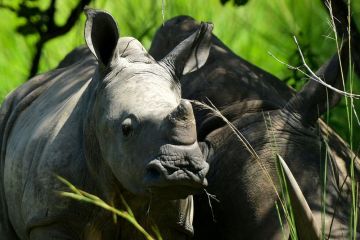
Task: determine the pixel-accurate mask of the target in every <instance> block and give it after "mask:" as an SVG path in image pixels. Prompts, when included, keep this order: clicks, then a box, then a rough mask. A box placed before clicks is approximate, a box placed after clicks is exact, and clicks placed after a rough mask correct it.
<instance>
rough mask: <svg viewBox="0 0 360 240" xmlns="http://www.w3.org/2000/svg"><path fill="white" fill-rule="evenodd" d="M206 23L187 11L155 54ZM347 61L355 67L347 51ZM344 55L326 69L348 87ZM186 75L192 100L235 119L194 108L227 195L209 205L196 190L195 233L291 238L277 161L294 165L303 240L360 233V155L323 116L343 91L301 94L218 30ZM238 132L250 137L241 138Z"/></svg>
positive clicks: (314, 87) (215, 179)
mask: <svg viewBox="0 0 360 240" xmlns="http://www.w3.org/2000/svg"><path fill="white" fill-rule="evenodd" d="M198 28H199V24H198V23H197V22H196V21H195V20H194V19H193V18H191V17H188V16H179V17H175V18H173V19H171V20H169V21H167V22H166V23H165V24H164V25H163V26H162V27H160V28H159V30H158V31H157V33H156V34H155V37H154V39H153V42H152V45H151V48H150V50H149V53H150V54H151V55H152V56H153V57H154V58H155V59H161V58H162V57H163V56H165V55H166V54H167V53H168V52H169V51H170V50H171V49H172V47H174V46H176V44H178V43H179V41H181V40H182V39H185V38H186V37H188V36H189V35H190V34H191V33H192V32H194V31H195V30H196V29H198ZM199 59H201V58H199ZM341 59H342V64H343V67H344V69H347V68H346V66H347V65H346V64H347V56H346V51H343V52H342V53H341ZM338 61H339V59H338V56H335V57H333V58H332V59H331V60H330V61H329V62H327V63H326V64H324V65H323V66H322V67H321V68H320V69H319V71H318V72H317V74H318V76H320V77H322V78H323V79H324V80H325V81H326V82H327V83H328V84H330V85H332V86H334V87H337V88H340V89H341V87H342V81H341V74H340V67H339V62H338ZM180 82H181V86H182V96H183V97H184V98H186V99H192V100H196V101H203V102H205V103H211V104H212V105H213V106H214V107H216V108H217V109H219V111H220V113H221V114H222V115H223V116H224V117H226V118H227V119H228V121H229V123H230V124H229V123H228V124H226V123H225V121H224V119H222V118H221V117H219V116H218V114H211V113H212V112H211V111H210V110H208V108H207V107H204V106H201V105H200V107H195V108H194V113H195V119H196V124H197V130H198V141H199V142H205V143H206V147H207V148H206V149H205V150H203V152H204V153H207V156H206V159H207V160H206V161H207V162H208V163H209V164H210V169H209V173H208V175H207V179H208V187H207V191H208V192H209V194H213V195H215V196H216V198H217V200H218V201H211V202H212V204H211V206H209V199H208V196H207V195H206V194H198V195H195V213H194V214H195V215H194V228H195V239H288V238H289V224H288V222H287V221H286V219H284V217H283V216H282V224H283V226H281V223H280V221H279V213H278V210H277V208H276V205H275V202H277V201H278V197H277V194H276V193H275V192H276V191H275V189H276V190H277V191H278V193H279V194H280V195H281V194H282V193H284V192H281V186H280V185H281V184H280V180H279V179H280V177H279V161H278V159H280V160H281V159H283V160H284V161H283V162H284V163H283V164H282V166H284V167H288V168H289V169H290V171H288V172H287V175H286V177H285V179H283V180H284V182H285V181H286V182H287V181H289V178H290V176H291V177H294V178H295V184H296V185H291V186H289V188H290V189H289V190H288V192H290V193H289V194H290V197H291V199H292V200H293V211H294V215H295V224H296V228H297V230H298V231H297V232H298V236H299V238H300V239H319V238H331V239H344V238H349V237H350V236H351V234H352V233H354V232H356V231H353V230H352V229H353V228H352V227H351V223H350V219H351V190H350V189H351V181H350V163H351V161H352V160H353V161H354V163H355V169H354V175H355V180H356V181H358V179H359V169H360V168H359V158H358V156H356V155H355V154H354V153H353V152H352V151H351V150H350V149H349V147H348V145H347V144H346V143H345V142H344V141H343V140H342V139H341V138H340V137H339V136H338V135H337V134H336V133H335V132H334V131H333V130H332V129H331V128H330V127H329V126H327V125H326V124H325V123H324V122H323V121H322V120H321V119H319V116H321V115H322V114H323V113H325V112H326V111H327V110H328V109H329V108H330V107H332V106H335V105H336V103H338V101H339V100H340V97H341V96H340V95H339V94H337V93H335V92H334V91H332V90H327V89H326V88H325V87H324V86H323V85H322V84H320V83H318V82H316V81H314V79H312V80H311V81H309V82H308V83H307V84H306V85H305V86H304V87H303V88H302V89H301V90H300V91H299V92H298V93H296V92H295V91H294V90H292V89H290V88H289V87H287V86H286V85H285V84H284V83H283V82H282V81H280V80H279V79H277V78H276V77H275V76H272V75H271V74H269V73H267V72H265V71H263V70H261V69H260V68H258V67H256V66H254V65H252V64H251V63H249V62H247V61H245V60H244V59H242V58H240V57H238V56H237V55H235V54H234V53H233V52H232V51H231V50H230V49H229V48H228V47H227V46H225V45H224V44H223V43H222V42H221V41H220V40H219V39H218V38H217V37H216V36H214V35H213V36H212V41H211V48H210V54H209V57H208V59H207V62H206V63H205V65H204V66H202V68H201V69H199V70H198V71H194V72H192V73H189V74H186V75H184V76H182V78H181V79H180ZM231 124H232V125H233V128H232V127H231ZM234 129H237V130H236V131H238V132H239V133H240V134H242V137H241V136H240V138H241V139H242V140H241V141H240V140H239V137H238V136H236V135H235V134H234ZM325 168H327V172H326V173H327V174H326V175H325V174H323V173H324V169H325ZM324 176H326V180H324V179H325V178H324ZM324 181H325V182H324ZM296 186H298V187H300V189H301V190H300V191H299V190H295V189H296V188H295V187H296ZM324 189H325V191H324ZM296 191H297V192H296ZM301 197H302V198H301ZM299 202H301V203H302V204H300V203H299ZM298 203H299V204H298ZM278 207H279V209H280V210H279V211H280V212H282V210H281V205H280V204H279V205H278ZM306 207H310V209H306ZM357 207H358V206H356V207H355V208H357ZM322 213H323V214H322ZM281 215H282V214H281ZM304 216H306V217H304ZM322 216H323V218H322ZM356 221H357V220H356ZM357 222H358V221H357ZM354 225H356V224H354ZM354 225H353V226H354ZM322 234H323V236H321V235H322ZM357 236H358V237H359V234H357ZM353 237H354V236H353Z"/></svg>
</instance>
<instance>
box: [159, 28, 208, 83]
mask: <svg viewBox="0 0 360 240" xmlns="http://www.w3.org/2000/svg"><path fill="white" fill-rule="evenodd" d="M212 29H213V25H212V24H211V23H204V22H202V23H201V24H200V28H199V29H198V30H197V31H196V32H195V33H193V34H192V35H190V36H189V37H188V38H186V39H185V40H183V41H182V42H181V43H180V44H179V45H177V47H175V48H174V49H173V50H172V51H171V52H170V53H168V54H167V55H166V56H165V57H164V58H163V59H162V60H161V61H160V62H162V63H164V64H165V65H166V66H167V67H168V68H170V70H171V71H172V73H173V75H174V76H176V77H177V78H180V77H181V76H182V75H183V74H187V73H190V72H192V71H195V70H196V69H199V68H200V67H201V66H203V65H204V64H205V62H206V60H207V58H208V56H209V52H210V44H211V32H212Z"/></svg>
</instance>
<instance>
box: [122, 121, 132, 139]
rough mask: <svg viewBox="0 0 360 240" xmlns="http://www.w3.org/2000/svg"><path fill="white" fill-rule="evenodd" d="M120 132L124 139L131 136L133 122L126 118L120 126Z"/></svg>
mask: <svg viewBox="0 0 360 240" xmlns="http://www.w3.org/2000/svg"><path fill="white" fill-rule="evenodd" d="M121 130H122V133H123V135H124V136H125V137H129V136H131V135H132V133H133V131H134V128H133V121H132V119H131V118H126V119H125V120H124V121H123V122H122V124H121Z"/></svg>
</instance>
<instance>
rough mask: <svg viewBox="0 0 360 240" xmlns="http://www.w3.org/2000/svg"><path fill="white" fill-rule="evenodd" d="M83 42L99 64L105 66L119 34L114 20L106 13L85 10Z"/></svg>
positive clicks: (110, 57)
mask: <svg viewBox="0 0 360 240" xmlns="http://www.w3.org/2000/svg"><path fill="white" fill-rule="evenodd" d="M85 14H86V18H87V19H86V23H85V41H86V44H87V46H88V47H89V49H90V50H91V52H92V53H93V54H94V55H95V57H96V58H97V59H98V61H99V63H101V64H103V65H104V66H107V65H108V64H109V63H110V61H111V59H112V56H113V53H114V50H115V48H116V45H117V42H118V39H119V32H118V27H117V24H116V22H115V20H114V18H113V17H112V16H111V15H110V14H109V13H107V12H104V11H100V10H95V9H91V8H85Z"/></svg>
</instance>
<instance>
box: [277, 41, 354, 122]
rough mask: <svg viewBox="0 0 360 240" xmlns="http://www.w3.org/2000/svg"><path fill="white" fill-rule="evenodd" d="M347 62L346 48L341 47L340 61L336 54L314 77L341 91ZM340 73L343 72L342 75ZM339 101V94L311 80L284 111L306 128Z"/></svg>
mask: <svg viewBox="0 0 360 240" xmlns="http://www.w3.org/2000/svg"><path fill="white" fill-rule="evenodd" d="M343 46H345V44H343ZM340 60H341V64H340ZM348 60H349V57H348V51H347V50H346V47H342V48H341V50H340V59H339V56H338V54H335V55H334V56H333V57H332V58H331V59H330V60H329V61H328V62H327V63H325V64H324V65H322V66H321V67H320V69H319V70H318V71H317V72H316V75H317V76H319V77H320V78H321V79H323V81H324V82H326V83H327V84H328V85H331V86H333V87H335V88H337V89H340V90H342V89H343V88H344V86H343V81H342V75H343V77H344V79H346V73H347V70H348V65H349V63H348ZM342 71H344V74H342ZM340 99H341V95H340V94H339V93H337V92H335V91H333V90H332V89H328V88H327V87H325V86H324V85H323V84H321V83H319V82H318V81H317V80H315V79H311V80H310V81H309V82H308V83H307V84H305V86H304V87H303V88H302V89H301V90H300V92H298V93H297V94H296V95H295V96H294V97H292V98H291V99H290V100H289V102H288V103H287V104H286V106H285V107H284V110H285V111H286V112H288V113H291V115H292V116H295V117H296V118H298V119H299V120H300V121H301V123H302V124H304V125H305V126H307V125H312V124H314V123H315V122H316V120H317V119H318V118H319V117H320V116H321V115H322V114H324V113H325V112H326V111H327V110H328V107H333V106H335V105H336V104H337V103H338V102H339V101H340Z"/></svg>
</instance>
